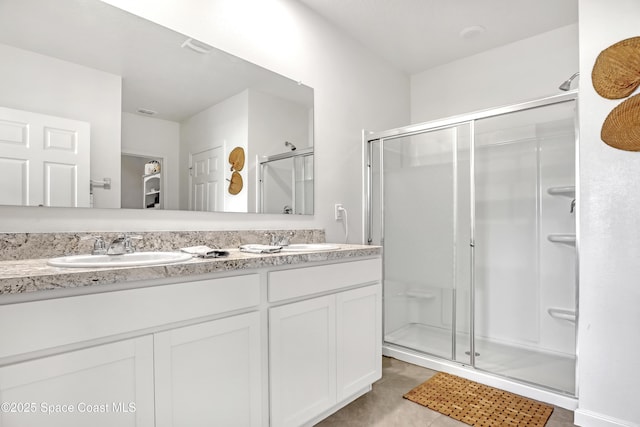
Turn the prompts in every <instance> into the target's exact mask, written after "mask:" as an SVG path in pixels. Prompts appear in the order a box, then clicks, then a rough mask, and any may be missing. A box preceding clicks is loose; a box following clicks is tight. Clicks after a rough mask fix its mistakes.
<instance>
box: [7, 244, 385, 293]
mask: <svg viewBox="0 0 640 427" xmlns="http://www.w3.org/2000/svg"><path fill="white" fill-rule="evenodd" d="M339 246H340V247H339V249H335V250H328V251H316V252H296V253H292V252H280V253H276V254H250V253H245V252H240V251H239V250H238V249H230V250H229V252H230V253H229V256H228V257H224V258H209V259H201V258H193V259H191V260H189V261H186V262H183V263H176V264H164V265H155V266H139V267H112V268H105V267H102V268H60V267H52V266H49V265H48V264H47V259H23V260H12V261H0V295H7V294H24V293H29V292H37V291H44V290H53V289H64V288H81V287H87V286H97V285H108V284H114V283H128V282H135V281H142V280H154V279H166V278H172V277H182V278H184V277H187V276H197V275H202V274H208V273H217V272H225V271H238V270H250V269H256V268H263V267H274V266H285V265H300V264H305V263H308V262H322V261H335V260H341V259H349V258H354V257H365V256H376V255H380V254H381V253H382V250H381V248H380V247H379V246H366V245H347V244H341V245H339Z"/></svg>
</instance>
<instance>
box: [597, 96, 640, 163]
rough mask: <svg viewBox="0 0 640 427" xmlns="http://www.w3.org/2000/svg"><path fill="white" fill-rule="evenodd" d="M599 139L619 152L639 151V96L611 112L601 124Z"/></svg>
mask: <svg viewBox="0 0 640 427" xmlns="http://www.w3.org/2000/svg"><path fill="white" fill-rule="evenodd" d="M600 138H601V139H602V140H603V141H604V142H605V143H606V144H607V145H610V146H612V147H614V148H618V149H620V150H626V151H640V95H634V96H632V97H631V98H629V99H627V100H625V101H624V102H622V103H620V104H619V105H618V106H617V107H616V108H614V109H613V110H611V112H610V113H609V115H608V116H607V118H606V119H605V120H604V123H603V124H602V130H601V132H600Z"/></svg>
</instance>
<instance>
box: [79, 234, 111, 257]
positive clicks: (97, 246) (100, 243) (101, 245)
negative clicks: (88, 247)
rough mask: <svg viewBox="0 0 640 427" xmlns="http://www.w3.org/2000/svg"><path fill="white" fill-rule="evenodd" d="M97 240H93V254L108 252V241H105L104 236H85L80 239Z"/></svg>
mask: <svg viewBox="0 0 640 427" xmlns="http://www.w3.org/2000/svg"><path fill="white" fill-rule="evenodd" d="M91 239H93V240H95V241H94V242H93V250H92V251H91V255H104V254H106V253H107V242H105V241H104V239H103V238H102V236H84V237H81V238H80V240H91Z"/></svg>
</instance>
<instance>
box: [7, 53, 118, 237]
mask: <svg viewBox="0 0 640 427" xmlns="http://www.w3.org/2000/svg"><path fill="white" fill-rule="evenodd" d="M0 64H2V66H0V94H2V96H1V98H0V102H1V103H2V106H4V107H9V108H16V109H19V110H27V111H33V112H35V113H41V114H49V115H52V116H59V117H65V118H68V119H74V120H81V121H85V122H89V123H90V124H91V178H92V179H96V180H102V179H103V178H105V177H106V178H111V183H112V187H111V190H104V189H102V188H98V187H96V188H95V189H94V206H96V207H98V208H104V207H120V120H121V117H120V116H121V114H120V111H121V109H120V104H121V102H120V100H121V91H122V79H121V78H120V76H116V75H113V74H108V73H105V72H102V71H98V70H94V69H92V68H88V67H83V66H79V65H77V64H73V63H70V62H66V61H61V60H59V59H56V58H52V57H49V56H45V55H40V54H36V53H33V52H29V51H26V50H22V49H17V48H15V47H11V46H7V45H3V44H0ZM43 94H47V95H46V96H43ZM87 185H88V184H87ZM1 209H2V208H0V212H2V210H1ZM8 209H10V212H14V211H16V209H17V217H16V216H14V215H15V214H13V213H8V212H7V214H8V218H7V220H8V223H7V224H6V226H7V227H8V228H7V229H6V230H3V231H10V230H11V229H13V228H14V227H18V228H21V229H24V227H23V226H21V225H20V222H22V219H21V214H20V212H21V211H27V210H29V209H31V208H22V209H18V208H8ZM37 210H38V212H43V209H37ZM45 210H46V209H45ZM31 211H33V209H31ZM3 216H5V215H3ZM12 219H13V220H16V221H18V223H17V224H15V225H9V222H12ZM3 225H4V224H3ZM25 225H26V224H25ZM3 228H4V227H3Z"/></svg>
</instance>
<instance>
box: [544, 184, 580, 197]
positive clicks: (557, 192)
mask: <svg viewBox="0 0 640 427" xmlns="http://www.w3.org/2000/svg"><path fill="white" fill-rule="evenodd" d="M547 193H549V194H550V195H552V196H565V197H571V198H575V197H576V186H575V185H567V186H564V187H549V188H548V189H547Z"/></svg>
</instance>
